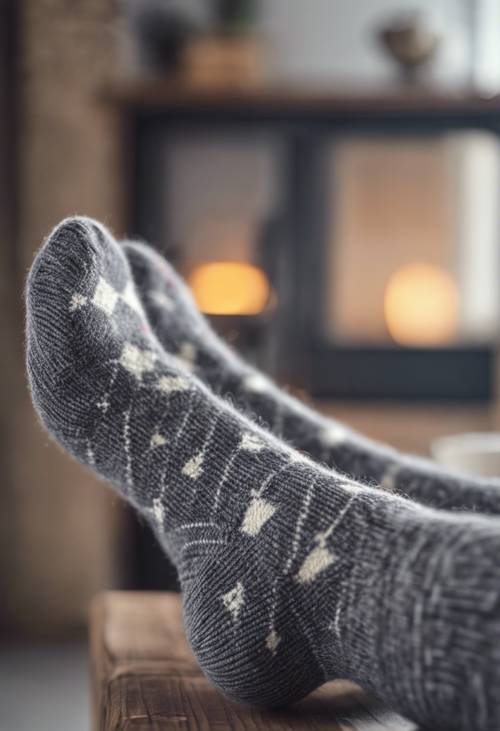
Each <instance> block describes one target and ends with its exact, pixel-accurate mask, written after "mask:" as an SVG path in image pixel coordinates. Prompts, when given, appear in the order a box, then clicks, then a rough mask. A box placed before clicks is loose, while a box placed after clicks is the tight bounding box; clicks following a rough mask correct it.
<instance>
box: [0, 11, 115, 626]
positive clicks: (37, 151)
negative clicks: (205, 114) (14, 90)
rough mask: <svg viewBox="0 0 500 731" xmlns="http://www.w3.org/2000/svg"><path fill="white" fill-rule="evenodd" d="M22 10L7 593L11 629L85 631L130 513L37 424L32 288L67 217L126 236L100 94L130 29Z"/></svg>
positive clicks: (111, 572) (6, 619)
mask: <svg viewBox="0 0 500 731" xmlns="http://www.w3.org/2000/svg"><path fill="white" fill-rule="evenodd" d="M19 6H20V23H19V26H20V27H19V46H20V81H19V86H18V89H19V109H20V118H19V124H18V130H17V131H18V145H19V146H18V186H19V190H18V195H19V217H18V218H19V220H18V224H17V235H16V237H15V239H16V240H15V242H14V241H12V240H10V241H5V240H3V241H2V242H1V244H2V250H3V251H2V262H1V263H2V267H4V274H5V271H6V267H7V264H6V261H5V262H4V259H5V260H6V259H7V258H8V257H7V256H4V254H5V250H6V249H8V248H9V247H10V248H12V246H14V245H15V247H16V248H15V252H14V254H15V257H11V260H12V259H15V260H16V261H17V262H18V267H17V271H10V272H9V274H8V275H7V278H8V279H9V281H15V286H14V287H13V294H11V304H12V305H13V309H14V310H15V317H16V318H17V319H16V320H15V321H16V323H17V324H16V327H15V328H10V330H11V332H10V333H9V332H8V330H7V328H6V327H4V324H3V323H0V325H1V326H2V337H3V336H4V333H6V336H7V337H8V338H10V340H11V342H10V343H9V344H8V346H7V348H6V352H8V353H12V354H13V357H14V359H15V361H16V363H15V368H12V369H11V370H12V372H13V375H12V377H11V379H10V383H9V385H8V386H7V385H6V384H5V383H4V384H3V390H4V391H5V393H3V394H2V401H3V404H4V408H3V411H4V413H5V414H7V415H8V422H9V424H8V429H7V430H6V434H4V439H3V442H4V454H6V455H7V457H6V463H5V469H4V479H5V480H6V481H7V483H8V484H6V485H5V486H2V492H3V493H4V496H3V498H2V504H1V508H2V510H1V514H0V535H2V536H3V538H2V549H3V552H4V560H3V562H2V564H0V568H3V570H2V577H1V579H0V581H1V583H3V584H4V586H0V592H1V596H2V604H3V614H4V616H3V617H2V621H3V623H4V624H5V623H7V624H8V625H10V627H12V626H15V627H17V628H20V629H24V630H30V631H36V632H42V633H51V634H53V633H56V632H57V633H61V632H65V631H68V630H70V629H71V628H74V627H77V626H81V625H82V623H83V622H84V621H85V617H86V612H87V606H88V602H89V599H90V598H91V596H92V595H93V594H94V593H95V592H96V591H99V590H100V589H102V588H105V587H108V586H112V585H114V584H115V583H116V581H117V576H118V572H119V567H120V560H119V556H120V553H121V548H120V525H121V522H122V517H123V514H122V509H121V507H120V505H119V503H118V501H117V500H116V499H114V498H113V497H112V495H111V493H110V491H108V490H107V489H106V488H105V487H103V485H99V484H97V482H96V480H95V479H94V478H93V477H92V476H91V475H90V474H89V473H88V472H86V471H85V470H84V469H83V468H81V467H80V466H78V465H77V464H76V463H74V462H73V461H71V460H70V459H69V458H68V457H67V456H66V455H64V454H63V453H62V452H61V451H60V450H59V449H58V448H57V447H56V446H55V445H54V444H53V443H51V441H50V439H49V438H48V436H47V435H46V434H45V433H44V432H43V431H42V429H41V427H40V426H39V424H38V423H37V421H36V418H35V415H34V412H33V409H32V407H31V403H30V399H29V395H28V393H27V389H26V386H25V379H24V363H23V358H22V326H21V325H20V324H19V323H20V322H22V317H23V315H22V311H21V310H22V287H23V281H24V277H25V274H26V271H27V269H28V267H29V265H30V263H31V261H32V259H33V254H34V252H35V250H36V248H37V247H38V246H39V245H40V243H41V241H42V240H43V237H44V236H46V235H47V233H48V232H49V231H50V229H51V228H52V227H53V226H54V225H55V224H56V223H57V222H58V221H59V220H60V219H61V218H63V217H65V216H67V215H71V214H76V213H80V214H88V215H92V216H95V217H97V218H99V219H101V220H103V221H105V222H106V223H107V224H109V225H110V226H112V227H113V228H114V229H115V230H116V231H117V232H118V233H120V225H121V221H122V220H123V218H122V212H121V206H122V199H123V196H122V190H121V179H122V175H121V171H120V168H121V159H120V155H121V145H120V134H119V126H118V123H117V120H116V118H115V117H114V116H113V112H112V110H111V109H109V108H107V107H106V104H105V103H103V101H102V98H100V96H99V93H100V92H101V91H102V89H103V86H104V85H105V84H106V82H107V81H109V79H110V77H111V76H112V75H113V73H114V71H115V66H116V55H117V54H116V49H117V41H118V36H117V33H118V29H119V23H118V22H117V17H116V15H117V10H116V3H114V2H112V1H111V0H82V1H81V2H69V1H68V0H23V2H20V3H19ZM9 266H11V265H9ZM12 296H13V298H14V299H13V300H12ZM5 552H6V553H5ZM6 554H7V555H8V560H5V555H6Z"/></svg>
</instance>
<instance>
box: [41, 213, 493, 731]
mask: <svg viewBox="0 0 500 731" xmlns="http://www.w3.org/2000/svg"><path fill="white" fill-rule="evenodd" d="M27 367H28V375H29V382H30V386H31V392H32V397H33V402H34V404H35V407H36V409H37V411H38V414H39V415H40V418H41V420H42V422H43V423H44V424H45V426H46V427H47V429H48V430H49V431H50V432H51V433H52V434H53V435H54V437H55V438H56V439H57V440H58V442H59V443H60V444H61V445H62V446H63V447H64V448H65V449H67V450H68V451H69V452H70V453H71V454H72V455H73V456H75V457H76V458H77V459H78V460H80V461H81V462H83V463H85V464H87V465H88V466H89V467H90V468H92V469H93V470H94V471H95V472H97V473H98V474H99V475H101V476H102V477H104V478H106V479H107V480H108V481H109V482H111V483H112V485H113V486H114V487H115V489H116V490H117V491H118V492H119V493H120V494H121V495H123V496H124V497H125V498H126V499H127V500H128V501H130V502H131V503H132V504H133V505H134V506H135V507H136V508H137V509H138V510H139V511H140V512H141V514H142V515H143V516H145V517H146V519H147V520H148V521H150V522H151V524H152V525H153V526H154V528H155V530H156V533H157V535H158V537H159V539H160V540H161V542H162V544H163V546H164V547H165V550H166V552H167V553H168V555H169V556H170V557H171V559H172V560H173V562H174V563H175V565H176V566H177V568H178V570H179V576H180V581H181V586H182V591H183V599H184V615H185V624H186V629H187V634H188V637H189V640H190V642H191V644H192V646H193V649H194V651H195V653H196V655H197V658H198V660H199V662H200V665H201V667H202V668H203V670H204V671H205V673H206V674H207V676H208V677H210V678H211V679H212V680H213V682H214V683H215V684H216V685H217V686H219V687H220V688H221V689H222V690H223V691H224V692H225V693H227V694H229V695H230V696H231V697H233V698H236V699H238V700H241V701H245V702H250V703H256V704H259V705H279V704H283V703H287V702H290V701H293V700H295V699H297V698H299V697H301V696H303V695H304V694H306V693H307V692H309V691H310V690H312V689H313V688H314V687H316V686H317V685H319V684H321V683H323V682H324V681H325V680H327V679H329V678H336V677H342V678H350V679H352V680H354V681H357V682H358V683H360V684H361V685H363V686H364V687H365V688H366V689H368V690H370V691H372V692H374V693H375V694H376V695H378V696H379V697H380V698H381V699H382V700H384V701H385V702H387V703H388V704H389V705H391V706H393V707H394V708H395V709H397V710H399V711H400V712H402V713H404V714H406V715H408V716H410V717H412V718H414V719H416V720H418V721H422V722H427V723H436V724H437V723H440V724H441V726H442V727H446V728H454V729H468V730H469V729H471V728H474V729H476V731H486V729H488V731H491V730H492V729H493V728H499V727H500V696H499V693H498V689H499V687H500V685H499V683H500V655H499V649H498V648H499V644H500V612H499V610H500V562H499V560H498V556H499V555H500V522H497V521H495V520H493V519H492V518H488V517H483V516H470V515H454V514H450V513H445V512H439V511H432V510H430V509H428V508H424V507H421V506H418V505H415V504H413V503H412V502H408V501H405V500H402V499H400V498H398V497H395V496H393V495H389V494H387V493H385V492H378V491H376V490H373V489H371V488H369V487H363V486H361V485H358V484H356V483H355V482H353V481H351V480H349V479H347V478H345V477H342V476H341V475H339V474H336V473H335V472H331V471H329V470H327V469H325V468H322V467H319V466H318V465H316V464H315V463H313V462H311V461H310V460H308V459H307V458H304V457H302V456H301V455H300V454H299V453H297V452H295V451H293V450H292V449H291V448H289V447H287V446H286V445H285V444H284V443H281V442H279V441H278V440H277V439H276V438H275V437H273V436H272V435H269V434H267V433H266V432H265V431H264V430H262V429H260V428H259V427H257V426H255V425H254V424H252V422H250V421H249V420H247V419H246V418H245V417H242V416H241V415H239V414H238V413H237V412H236V411H234V410H233V409H232V408H231V406H230V405H229V404H227V403H225V402H223V401H222V400H220V399H218V398H217V397H216V396H214V395H213V394H211V393H210V392H209V391H208V389H207V388H206V387H205V386H204V385H203V384H202V383H201V382H199V381H198V380H197V378H196V377H194V376H193V375H192V374H190V373H189V372H188V371H187V370H186V369H185V368H184V367H183V366H182V364H181V363H180V362H179V361H178V360H177V359H176V358H175V357H173V356H172V355H169V354H167V353H166V352H165V351H164V350H163V349H162V348H161V346H160V344H159V343H158V341H157V340H156V338H155V337H154V335H153V334H152V333H151V331H150V329H149V325H148V322H147V319H146V317H145V314H144V312H143V310H142V307H141V305H140V303H139V300H138V298H137V296H136V291H135V288H134V285H133V281H132V278H131V275H130V270H129V266H128V263H127V260H126V258H125V256H124V255H123V252H122V251H121V249H120V248H119V247H118V246H117V244H116V243H115V241H114V240H113V239H112V237H111V236H110V234H109V233H108V232H107V231H106V230H105V229H104V228H103V227H101V226H100V225H99V224H97V223H95V222H93V221H91V220H89V219H81V218H80V219H72V220H67V221H64V222H63V223H62V224H60V225H59V226H58V227H57V228H56V229H55V231H54V232H53V233H52V234H51V236H50V237H49V239H48V241H47V242H46V243H45V245H44V246H43V247H42V249H41V250H40V252H39V253H38V255H37V257H36V259H35V262H34V264H33V267H32V269H31V272H30V275H29V279H28V287H27Z"/></svg>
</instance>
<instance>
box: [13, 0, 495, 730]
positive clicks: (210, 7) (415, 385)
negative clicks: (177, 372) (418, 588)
mask: <svg viewBox="0 0 500 731" xmlns="http://www.w3.org/2000/svg"><path fill="white" fill-rule="evenodd" d="M0 12H1V18H0V54H1V66H0V73H1V82H0V298H1V301H0V337H1V342H2V358H1V365H2V378H1V381H0V403H1V404H2V408H1V410H0V456H1V463H2V485H1V489H0V637H1V648H0V729H2V731H3V730H4V729H5V731H29V729H31V728H33V729H35V728H36V729H37V731H45V729H47V730H48V729H50V730H51V731H58V729H65V728H69V727H71V728H72V729H73V731H80V729H81V730H82V731H83V729H88V728H89V724H90V721H89V716H90V711H89V707H90V701H89V698H88V696H87V682H88V681H87V673H86V649H85V632H86V623H87V612H88V606H89V601H90V600H91V598H92V596H93V595H95V594H96V593H97V592H99V591H101V590H104V589H109V588H127V589H151V588H155V589H157V588H168V587H172V586H175V576H174V575H173V572H172V571H171V570H170V568H169V566H168V564H167V563H166V561H165V560H164V559H163V557H162V556H161V554H160V553H159V551H158V549H157V548H156V545H155V542H154V539H153V537H152V535H151V534H150V533H149V532H148V530H147V529H146V528H145V527H144V526H142V525H141V524H140V523H139V522H138V521H137V520H136V519H135V517H134V516H133V515H132V514H131V513H130V512H129V511H128V509H126V508H125V507H124V506H123V505H122V504H121V503H120V502H119V501H118V499H117V498H114V497H113V495H112V494H111V492H110V491H109V490H108V489H106V488H105V487H103V485H100V484H98V483H97V481H96V480H95V479H94V478H93V477H92V476H91V475H90V474H89V473H88V472H86V471H85V470H83V469H82V468H81V467H80V466H78V465H77V464H75V463H74V462H72V461H71V460H70V459H69V458H67V457H66V456H65V455H64V454H62V453H61V452H60V451H59V450H58V449H57V448H56V447H55V446H54V445H53V444H52V443H51V442H50V440H49V439H48V437H47V435H46V434H45V433H44V432H43V431H42V430H41V428H40V426H39V424H38V423H37V421H36V418H35V415H34V412H33V410H32V407H31V403H30V399H29V395H28V393H27V389H26V383H25V375H24V362H23V317H24V313H23V296H22V292H23V286H24V279H25V276H26V272H27V269H28V267H29V265H30V263H31V261H32V258H33V254H34V251H35V250H36V248H37V247H38V246H39V244H40V243H41V241H42V240H43V238H44V236H46V235H47V233H48V232H49V231H50V229H51V227H53V226H54V225H55V224H56V223H57V222H58V221H59V220H60V219H61V218H63V217H65V216H67V215H71V214H87V215H90V216H94V217H96V218H99V219H100V220H102V221H103V222H104V223H106V224H107V225H109V226H110V227H111V228H112V229H113V231H114V232H115V233H116V234H117V235H118V236H125V235H128V236H136V237H141V238H146V239H147V240H148V241H149V242H150V243H152V244H153V245H154V246H156V247H157V248H158V249H159V250H161V251H163V252H165V253H166V254H167V255H168V256H169V257H170V258H171V260H172V261H173V262H174V263H175V264H176V266H177V267H178V268H179V269H180V271H181V272H182V273H183V274H184V275H185V276H186V277H187V278H188V281H189V283H190V285H191V286H192V288H193V291H194V294H195V297H196V299H197V301H198V304H199V306H200V308H201V309H202V310H203V311H204V312H205V313H206V314H207V316H209V317H210V319H211V320H212V322H213V324H214V326H215V327H216V328H217V329H218V330H219V331H220V332H221V333H222V334H223V335H224V336H225V337H227V338H228V339H229V340H230V341H231V342H233V343H234V344H235V346H236V347H238V348H239V349H240V350H241V351H242V352H243V353H244V354H245V355H246V356H247V357H249V358H251V359H252V360H253V361H255V362H256V363H258V364H259V365H260V366H261V367H262V368H264V369H265V370H266V371H267V372H269V373H271V374H272V375H273V376H274V377H275V378H276V379H277V380H278V381H279V382H280V383H281V384H283V385H284V386H285V387H286V388H288V389H290V390H291V391H293V392H295V393H297V394H298V395H299V396H300V397H301V398H304V399H306V400H307V401H310V402H312V403H313V404H315V405H316V406H317V407H318V408H319V409H321V410H323V411H325V412H326V413H331V414H334V415H335V416H336V417H338V418H340V419H344V420H345V421H347V422H348V423H349V424H350V425H352V426H354V427H356V428H359V429H361V430H363V431H364V432H365V433H367V434H369V435H370V436H372V437H375V438H377V439H381V440H384V441H389V442H390V443H392V444H393V445H394V446H396V447H399V448H401V449H404V450H408V451H412V452H417V453H421V454H428V453H429V449H430V445H431V444H432V442H433V441H434V440H435V439H436V438H438V437H442V436H443V435H446V434H452V433H457V432H468V431H476V432H477V431H479V432H491V431H495V430H497V429H498V422H499V418H500V414H499V410H498V407H497V367H496V353H497V347H498V333H499V332H500V322H499V318H500V308H499V304H500V298H499V294H498V286H497V282H498V277H499V253H500V248H499V234H500V231H499V219H498V215H497V208H498V200H499V199H500V186H499V179H500V177H499V176H500V166H499V154H498V150H499V147H498V140H499V135H500V97H499V96H497V95H498V94H499V93H500V4H499V3H497V2H496V0H411V2H410V1H409V0H370V2H367V1H366V0H309V1H308V2H307V3H305V2H301V1H300V0H266V2H264V0H261V2H258V0H199V1H198V2H196V1H195V0H189V1H188V0H182V2H181V1H179V2H169V1H168V0H135V2H134V1H133V0H128V1H125V0H123V2H118V0H80V2H68V1H67V0H18V1H17V2H16V1H15V0H10V1H9V0H2V2H1V3H0Z"/></svg>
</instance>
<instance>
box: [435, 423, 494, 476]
mask: <svg viewBox="0 0 500 731" xmlns="http://www.w3.org/2000/svg"><path fill="white" fill-rule="evenodd" d="M431 454H432V456H433V457H434V459H435V460H436V462H438V463H439V464H440V465H442V466H443V467H448V468H450V469H453V470H457V471H459V472H463V473H465V474H469V475H476V476H478V477H500V433H496V432H472V433H469V434H456V435H453V436H449V437H440V438H439V439H435V440H434V441H433V442H432V444H431Z"/></svg>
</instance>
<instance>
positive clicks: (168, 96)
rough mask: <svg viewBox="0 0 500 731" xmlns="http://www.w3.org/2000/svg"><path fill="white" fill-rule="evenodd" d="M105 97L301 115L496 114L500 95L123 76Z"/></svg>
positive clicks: (149, 105) (150, 105)
mask: <svg viewBox="0 0 500 731" xmlns="http://www.w3.org/2000/svg"><path fill="white" fill-rule="evenodd" d="M103 95H104V98H105V99H107V100H108V101H110V102H112V103H113V104H117V105H119V106H123V107H129V108H134V109H138V110H140V109H142V110H164V111H169V110H186V111H196V110H199V111H202V110H207V109H210V110H217V109H230V110H232V111H239V112H240V113H249V112H257V113H258V112H261V113H262V112H265V113H267V114H270V113H273V112H275V113H280V114H283V113H287V114H291V113H297V114H301V115H304V114H305V115H313V116H316V115H322V114H325V115H331V114H335V115H343V114H346V115H351V114H353V113H355V114H358V115H369V116H385V115H393V114H394V115H408V114H413V113H415V112H418V113H419V114H426V115H430V116H435V115H442V114H447V115H455V116H464V117H468V116H470V115H476V114H477V115H485V116H488V117H489V116H498V118H499V122H500V96H495V97H491V98H485V97H481V96H479V95H477V94H476V93H473V92H471V91H467V90H464V91H463V92H460V93H459V92H457V93H454V94H453V93H444V92H442V91H432V90H408V91H406V90H402V89H399V88H397V87H394V88H393V89H391V88H384V89H381V90H380V91H377V90H375V91H374V90H370V91H366V92H363V91H358V92H352V91H347V90H345V89H344V90H343V89H334V88H328V87H315V86H300V87H299V86H290V85H288V86H287V85H265V86H263V85H258V86H248V87H241V88H226V87H224V88H222V87H220V88H217V87H214V88H198V87H194V86H192V87H190V86H188V85H186V84H185V83H183V82H180V81H179V80H177V79H165V80H159V81H149V80H128V81H127V80H124V81H119V82H116V83H115V84H113V85H112V86H110V87H108V88H106V89H105V90H104V92H103Z"/></svg>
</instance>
